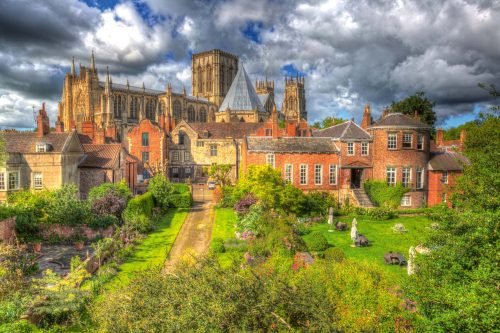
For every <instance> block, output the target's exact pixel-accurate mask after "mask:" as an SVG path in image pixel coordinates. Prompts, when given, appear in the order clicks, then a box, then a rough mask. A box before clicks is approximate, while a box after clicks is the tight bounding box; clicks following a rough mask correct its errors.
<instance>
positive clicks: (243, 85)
mask: <svg viewBox="0 0 500 333" xmlns="http://www.w3.org/2000/svg"><path fill="white" fill-rule="evenodd" d="M228 108H229V109H230V110H233V111H252V110H258V111H259V112H264V107H263V106H262V103H261V102H260V99H259V96H257V93H256V92H255V88H254V87H253V85H252V81H250V78H249V77H248V74H247V72H246V71H245V68H244V67H243V63H242V61H241V60H240V61H238V72H237V73H236V76H235V77H234V80H233V83H231V87H230V88H229V91H228V92H227V95H226V97H225V98H224V101H223V102H222V104H221V105H220V108H219V111H221V112H222V111H226V110H227V109H228Z"/></svg>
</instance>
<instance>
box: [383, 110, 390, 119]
mask: <svg viewBox="0 0 500 333" xmlns="http://www.w3.org/2000/svg"><path fill="white" fill-rule="evenodd" d="M389 113H390V111H389V108H385V109H384V112H382V118H384V117H387V115H389Z"/></svg>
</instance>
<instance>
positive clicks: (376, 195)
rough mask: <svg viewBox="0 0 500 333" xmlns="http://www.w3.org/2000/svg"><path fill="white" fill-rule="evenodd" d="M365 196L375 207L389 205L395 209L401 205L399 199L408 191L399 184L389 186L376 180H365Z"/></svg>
mask: <svg viewBox="0 0 500 333" xmlns="http://www.w3.org/2000/svg"><path fill="white" fill-rule="evenodd" d="M364 187H365V191H366V194H368V196H369V197H370V200H371V201H372V202H373V203H375V204H376V205H377V206H384V205H389V206H391V207H393V208H397V207H399V206H400V204H401V198H402V197H403V195H404V194H405V193H406V192H408V191H409V190H410V189H409V188H406V187H403V185H401V184H396V186H389V185H388V184H387V183H386V182H383V181H378V180H367V181H366V182H365V183H364Z"/></svg>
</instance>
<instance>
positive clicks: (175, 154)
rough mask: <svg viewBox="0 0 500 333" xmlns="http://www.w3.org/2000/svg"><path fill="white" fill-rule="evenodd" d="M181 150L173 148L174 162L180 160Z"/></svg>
mask: <svg viewBox="0 0 500 333" xmlns="http://www.w3.org/2000/svg"><path fill="white" fill-rule="evenodd" d="M179 155H180V154H179V151H178V150H173V151H172V162H179V160H180V156H179Z"/></svg>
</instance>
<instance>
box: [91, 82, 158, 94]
mask: <svg viewBox="0 0 500 333" xmlns="http://www.w3.org/2000/svg"><path fill="white" fill-rule="evenodd" d="M105 86H106V83H105V82H103V81H99V87H101V88H104V87H105ZM111 90H118V91H123V92H127V91H130V92H132V93H136V94H142V93H143V90H142V87H134V86H130V85H129V86H128V87H127V85H126V84H120V83H112V84H111ZM144 93H145V94H146V95H161V94H165V91H161V90H155V89H144Z"/></svg>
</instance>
